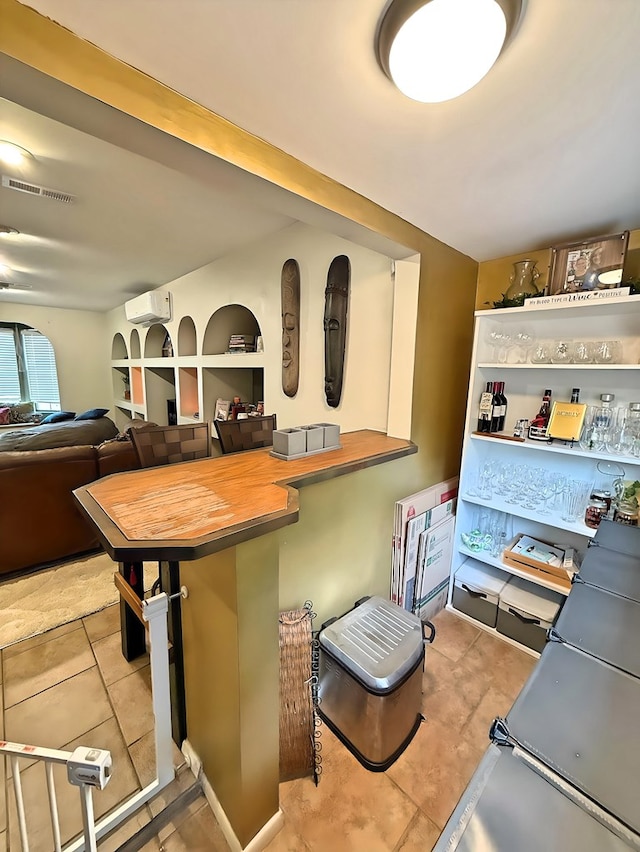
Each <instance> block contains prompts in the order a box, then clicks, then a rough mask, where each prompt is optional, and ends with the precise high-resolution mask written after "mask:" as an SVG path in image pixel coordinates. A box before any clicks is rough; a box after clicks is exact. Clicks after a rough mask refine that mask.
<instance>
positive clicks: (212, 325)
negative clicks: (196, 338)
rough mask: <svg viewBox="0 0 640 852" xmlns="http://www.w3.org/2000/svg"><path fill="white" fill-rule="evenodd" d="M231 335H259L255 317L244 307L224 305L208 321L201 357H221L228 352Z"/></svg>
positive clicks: (254, 336) (258, 326)
mask: <svg viewBox="0 0 640 852" xmlns="http://www.w3.org/2000/svg"><path fill="white" fill-rule="evenodd" d="M232 334H249V335H251V336H252V337H253V338H254V339H255V338H256V337H258V335H260V334H261V331H260V325H259V323H258V320H257V319H256V317H255V315H254V314H253V313H252V312H251V311H250V310H249V308H245V307H244V305H225V306H224V307H223V308H219V309H218V310H217V311H216V312H215V313H214V314H213V315H212V316H211V318H210V319H209V322H208V323H207V327H206V329H205V332H204V338H203V340H202V354H203V355H222V354H224V353H225V352H228V350H229V340H230V338H231V335H232Z"/></svg>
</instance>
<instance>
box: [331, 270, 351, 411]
mask: <svg viewBox="0 0 640 852" xmlns="http://www.w3.org/2000/svg"><path fill="white" fill-rule="evenodd" d="M350 283H351V263H350V261H349V258H348V257H347V256H346V255H345V254H341V255H338V257H334V259H333V260H332V261H331V265H330V266H329V272H328V273H327V287H326V290H325V291H324V395H325V397H326V400H327V405H329V406H330V407H331V408H337V407H338V405H339V404H340V397H341V396H342V380H343V374H344V355H345V346H346V340H347V308H348V305H349V286H350Z"/></svg>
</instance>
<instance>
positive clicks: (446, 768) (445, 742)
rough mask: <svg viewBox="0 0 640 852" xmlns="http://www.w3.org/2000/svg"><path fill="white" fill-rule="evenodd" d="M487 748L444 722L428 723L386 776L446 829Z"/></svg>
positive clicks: (438, 824)
mask: <svg viewBox="0 0 640 852" xmlns="http://www.w3.org/2000/svg"><path fill="white" fill-rule="evenodd" d="M483 751H484V749H482V748H479V747H478V746H477V744H474V743H471V742H469V741H468V740H467V739H466V738H465V737H464V736H461V735H459V734H456V733H455V732H452V731H450V730H449V728H448V727H447V726H446V725H445V724H443V723H441V722H435V721H434V722H431V723H429V722H425V723H424V724H423V725H421V726H420V729H419V730H418V733H417V734H416V736H415V737H414V738H413V740H412V742H411V745H410V746H409V747H408V748H407V750H406V751H405V752H404V754H402V755H401V756H400V757H399V758H398V760H397V761H396V763H394V764H393V766H391V767H390V768H389V769H388V770H387V773H386V774H387V775H388V776H389V777H390V778H392V779H393V781H395V783H396V784H397V785H398V787H399V788H400V789H401V790H403V791H404V792H405V793H406V794H407V795H408V796H410V797H411V799H412V800H413V801H414V802H415V803H416V804H417V805H419V807H420V808H421V810H422V811H423V812H424V813H425V814H426V815H427V816H428V817H429V818H430V819H431V820H432V821H433V822H434V823H435V824H436V825H437V826H438V828H440V829H442V828H444V825H445V823H446V821H447V819H448V818H449V816H450V814H451V811H452V810H453V808H454V807H455V805H456V802H457V801H458V799H459V798H460V795H461V794H462V792H463V790H464V788H465V787H466V785H467V783H468V781H469V779H470V778H471V776H472V775H473V772H474V770H475V768H476V766H477V765H478V763H479V761H480V758H481V757H482V754H483Z"/></svg>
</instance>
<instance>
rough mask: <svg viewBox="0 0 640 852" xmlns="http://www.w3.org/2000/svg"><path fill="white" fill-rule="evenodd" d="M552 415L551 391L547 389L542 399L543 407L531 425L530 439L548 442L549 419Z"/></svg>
mask: <svg viewBox="0 0 640 852" xmlns="http://www.w3.org/2000/svg"><path fill="white" fill-rule="evenodd" d="M550 415H551V390H550V389H549V388H547V389H546V390H545V392H544V396H543V397H542V405H541V406H540V411H539V412H538V413H537V414H536V416H535V417H534V418H533V420H532V421H531V425H530V426H529V437H530V438H534V439H535V440H538V441H546V439H547V431H546V430H547V425H548V423H549V417H550Z"/></svg>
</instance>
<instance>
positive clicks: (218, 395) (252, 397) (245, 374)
mask: <svg viewBox="0 0 640 852" xmlns="http://www.w3.org/2000/svg"><path fill="white" fill-rule="evenodd" d="M202 391H203V400H204V412H201V418H200V419H201V420H213V419H214V412H215V406H216V400H217V399H226V400H229V402H232V401H233V398H234V397H235V396H239V397H240V399H241V400H242V402H251V403H253V404H254V405H255V404H257V403H258V402H261V401H263V400H264V370H263V369H262V367H253V368H249V367H244V368H243V367H221V368H218V367H205V368H204V369H203V371H202Z"/></svg>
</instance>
